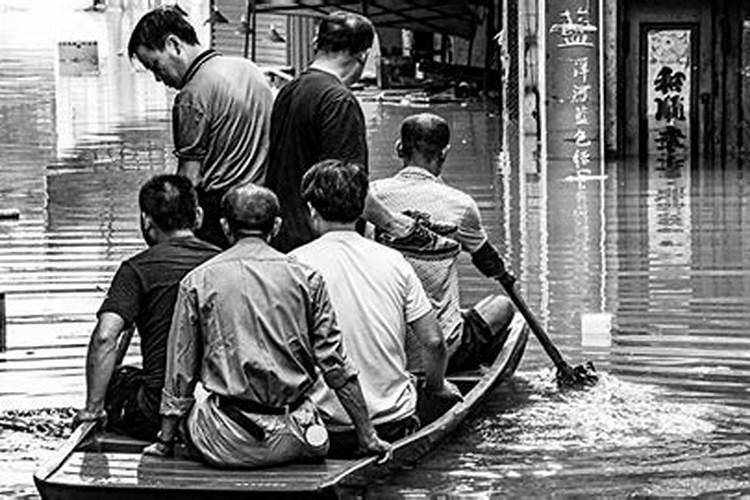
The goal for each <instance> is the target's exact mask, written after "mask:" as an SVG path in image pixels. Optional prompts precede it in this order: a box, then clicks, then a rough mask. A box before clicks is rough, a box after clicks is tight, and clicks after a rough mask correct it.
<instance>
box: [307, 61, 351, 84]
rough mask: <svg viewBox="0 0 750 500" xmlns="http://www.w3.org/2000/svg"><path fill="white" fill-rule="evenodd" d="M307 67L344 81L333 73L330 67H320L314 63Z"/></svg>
mask: <svg viewBox="0 0 750 500" xmlns="http://www.w3.org/2000/svg"><path fill="white" fill-rule="evenodd" d="M307 69H308V70H310V71H320V72H321V73H325V74H327V75H331V76H332V77H334V78H335V79H336V80H338V81H340V82H341V83H344V81H343V80H342V79H341V77H339V75H337V74H336V73H334V72H333V71H331V70H330V69H327V68H321V67H320V66H316V65H315V63H312V64H311V65H310V66H309V67H308V68H307Z"/></svg>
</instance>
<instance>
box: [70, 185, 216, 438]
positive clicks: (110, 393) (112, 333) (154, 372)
mask: <svg viewBox="0 0 750 500" xmlns="http://www.w3.org/2000/svg"><path fill="white" fill-rule="evenodd" d="M138 204H139V205H140V209H141V231H142V232H143V237H144V239H145V240H146V243H147V244H148V245H149V248H148V249H146V250H144V251H142V252H140V253H138V254H137V255H135V256H133V257H131V258H130V259H128V260H126V261H125V262H123V263H122V264H121V265H120V268H119V269H118V270H117V273H116V274H115V277H114V279H113V280H112V284H111V285H110V287H109V292H108V293H107V297H106V298H105V299H104V303H103V304H102V306H101V308H100V309H99V313H98V321H97V324H96V327H95V328H94V332H93V334H92V335H91V340H90V342H89V349H88V356H87V358H86V390H87V395H86V406H85V408H84V409H83V410H81V411H79V412H78V413H77V414H76V416H75V418H74V423H75V424H77V423H80V422H83V421H87V420H98V419H102V420H103V419H104V418H105V417H106V419H107V424H108V427H110V428H112V429H114V430H117V431H120V432H123V433H125V434H128V435H130V436H133V437H136V438H139V439H144V440H153V439H155V437H156V432H157V431H158V430H159V401H160V399H161V389H162V386H163V385H164V365H165V363H166V349H167V336H168V334H169V326H170V324H171V322H172V311H173V309H174V303H175V299H176V297H177V288H178V285H179V283H180V280H181V279H182V278H183V277H184V276H185V275H186V274H187V273H188V271H190V270H192V269H193V268H194V267H196V266H197V265H198V264H201V263H203V262H204V261H206V260H208V259H209V258H211V257H213V256H214V255H216V254H218V253H219V249H218V248H216V247H214V246H213V245H210V244H208V243H204V242H203V241H201V240H199V239H197V238H196V237H195V236H194V235H193V230H194V229H195V228H196V227H198V226H199V225H200V223H201V218H202V212H201V209H200V208H199V207H198V198H197V195H196V193H195V189H193V186H192V185H191V183H190V181H189V180H188V179H186V178H185V177H180V176H176V175H159V176H156V177H154V178H152V179H151V180H149V181H148V182H146V184H144V185H143V187H142V188H141V191H140V194H139V196H138ZM133 324H135V325H137V327H138V334H139V335H140V337H141V355H142V356H143V369H142V370H141V369H138V368H135V367H131V366H123V367H118V368H116V366H115V365H116V364H118V363H119V362H120V361H121V355H122V354H124V352H125V350H126V349H127V344H128V342H127V341H128V340H129V337H128V338H126V341H125V342H124V343H122V342H120V343H119V344H120V345H119V346H118V340H119V338H120V337H121V333H122V332H123V331H124V330H126V329H128V328H129V327H130V326H131V325H133ZM118 352H119V353H120V356H119V357H120V359H117V358H118Z"/></svg>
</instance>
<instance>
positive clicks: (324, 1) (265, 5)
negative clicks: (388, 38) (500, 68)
mask: <svg viewBox="0 0 750 500" xmlns="http://www.w3.org/2000/svg"><path fill="white" fill-rule="evenodd" d="M487 1H493V0H444V1H434V0H258V1H257V3H256V6H255V8H256V12H258V13H265V12H268V13H283V14H297V15H310V16H322V15H325V14H329V13H330V12H333V11H336V10H345V11H350V12H356V13H358V14H364V15H366V16H367V17H368V18H370V19H371V20H372V22H373V24H375V26H377V27H392V28H405V29H411V30H423V31H433V32H436V33H443V34H447V35H456V36H459V37H462V38H473V37H474V31H475V29H476V26H477V24H479V21H480V19H479V16H478V15H477V13H476V11H475V9H474V7H473V6H477V5H479V6H481V5H485V4H486V3H487Z"/></svg>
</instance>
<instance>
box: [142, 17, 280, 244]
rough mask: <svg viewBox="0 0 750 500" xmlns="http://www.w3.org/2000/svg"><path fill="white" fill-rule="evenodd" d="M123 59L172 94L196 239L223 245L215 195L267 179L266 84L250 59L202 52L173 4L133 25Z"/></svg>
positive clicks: (268, 105)
mask: <svg viewBox="0 0 750 500" xmlns="http://www.w3.org/2000/svg"><path fill="white" fill-rule="evenodd" d="M128 55H129V56H130V58H131V59H132V58H134V57H136V58H138V60H139V61H140V62H141V63H142V64H143V66H144V67H145V68H146V69H147V70H149V71H151V72H152V73H153V74H154V77H155V78H156V80H157V81H160V82H163V83H164V85H166V86H167V87H171V88H175V89H177V90H178V92H177V94H176V95H175V98H174V104H173V106H172V135H173V137H174V154H175V156H177V160H178V166H177V173H178V174H180V175H184V176H185V177H187V178H188V179H190V180H191V181H192V182H193V184H194V185H195V187H196V189H197V190H198V199H199V201H200V205H201V207H202V208H203V211H204V214H205V217H204V221H203V225H202V227H201V228H200V230H199V231H198V233H197V236H198V237H199V238H201V239H204V240H206V241H209V242H211V243H214V244H215V245H218V246H219V247H221V248H228V247H229V242H227V240H226V238H225V237H224V234H223V232H222V231H221V227H220V225H219V217H220V207H219V205H220V202H221V197H222V196H223V195H224V193H226V192H227V190H228V189H229V188H231V187H232V186H238V185H240V184H244V183H246V182H263V180H264V178H265V174H266V157H267V155H268V147H269V132H270V119H271V106H272V103H273V94H272V92H271V87H270V86H269V84H268V82H267V81H266V78H265V76H264V75H263V72H262V71H261V70H260V69H259V68H258V67H257V66H256V65H255V63H253V62H252V61H250V60H249V59H246V58H241V57H229V56H224V55H221V54H219V53H218V52H216V51H215V50H210V49H206V48H204V47H203V46H202V45H201V44H200V42H199V40H198V37H197V35H196V33H195V29H194V28H193V27H192V26H191V25H190V23H189V22H188V21H187V19H185V16H184V13H183V12H181V11H180V9H179V7H175V6H164V7H160V8H157V9H154V10H153V11H151V12H149V13H147V14H146V15H144V16H143V17H142V18H141V19H140V20H139V21H138V23H137V24H136V25H135V28H134V29H133V33H132V34H131V35H130V40H129V42H128Z"/></svg>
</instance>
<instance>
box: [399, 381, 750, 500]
mask: <svg viewBox="0 0 750 500" xmlns="http://www.w3.org/2000/svg"><path fill="white" fill-rule="evenodd" d="M729 412H730V410H728V409H727V408H726V407H722V406H719V405H713V404H706V403H705V402H702V401H691V400H685V399H678V398H677V395H675V394H673V393H670V391H669V390H668V389H665V388H662V387H660V386H655V385H648V384H639V383H633V382H629V381H626V380H623V379H621V378H619V377H617V376H614V375H611V374H606V373H603V374H601V379H600V382H599V383H598V384H597V385H596V386H595V387H593V388H589V389H586V390H566V391H560V390H558V388H557V387H556V385H555V382H554V374H553V373H552V371H551V370H542V371H537V372H525V373H520V374H519V375H518V376H517V377H516V378H514V379H513V380H511V381H510V382H508V383H506V384H504V385H502V386H501V387H500V388H498V390H497V391H496V392H495V393H494V394H493V396H492V398H491V400H490V401H489V402H487V403H486V405H485V406H484V407H483V409H482V410H481V413H480V414H479V415H478V416H477V418H474V419H472V420H471V421H470V422H469V425H467V426H466V427H464V428H463V429H462V430H461V431H460V432H459V433H458V434H457V435H456V436H455V439H451V440H450V441H448V442H447V443H445V444H444V445H443V446H442V447H441V448H440V450H439V452H438V453H433V454H432V455H431V456H429V457H427V458H426V459H425V460H424V461H423V462H421V463H420V466H419V468H418V469H416V470H415V471H405V472H404V473H403V474H401V475H399V476H397V477H393V478H392V479H391V481H390V484H389V486H388V487H386V488H385V489H386V490H387V491H389V492H392V493H394V495H396V496H399V495H401V494H403V493H405V492H414V491H415V488H418V487H424V488H427V489H429V491H430V492H431V493H430V495H431V496H428V497H429V498H434V497H435V495H437V496H438V497H440V498H454V497H456V498H464V497H466V496H467V495H469V498H474V497H476V498H500V497H508V496H511V497H549V496H552V495H562V496H568V495H570V496H578V495H584V496H589V497H590V496H607V497H610V496H614V497H621V496H632V495H678V496H679V495H685V494H689V493H691V492H693V493H694V492H713V493H719V494H723V493H725V492H738V491H747V490H748V488H750V468H749V467H748V466H746V465H745V464H747V463H748V462H750V460H748V458H750V448H749V447H748V445H747V444H746V443H745V439H744V438H743V437H742V436H744V432H741V430H740V429H739V428H733V425H734V424H732V422H735V421H736V419H733V416H732V415H731V414H730V413H729ZM688 479H689V480H688Z"/></svg>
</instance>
